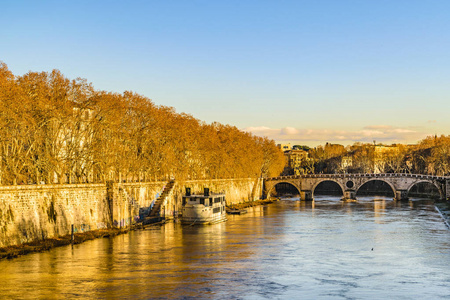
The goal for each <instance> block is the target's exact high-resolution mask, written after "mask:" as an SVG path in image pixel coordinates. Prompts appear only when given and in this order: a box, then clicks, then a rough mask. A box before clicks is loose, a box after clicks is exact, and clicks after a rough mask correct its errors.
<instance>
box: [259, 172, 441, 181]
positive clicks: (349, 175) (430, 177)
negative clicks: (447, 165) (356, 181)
mask: <svg viewBox="0 0 450 300" xmlns="http://www.w3.org/2000/svg"><path fill="white" fill-rule="evenodd" d="M355 177H375V178H380V177H396V178H419V179H428V180H445V179H450V176H435V175H424V174H409V173H345V174H305V175H290V176H278V177H270V178H266V179H265V180H283V179H284V180H285V179H300V178H355Z"/></svg>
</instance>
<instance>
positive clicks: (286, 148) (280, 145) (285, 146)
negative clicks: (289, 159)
mask: <svg viewBox="0 0 450 300" xmlns="http://www.w3.org/2000/svg"><path fill="white" fill-rule="evenodd" d="M277 147H278V148H280V149H281V150H282V151H287V150H291V149H292V147H291V144H290V143H287V144H278V145H277Z"/></svg>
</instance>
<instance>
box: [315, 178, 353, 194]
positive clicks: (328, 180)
mask: <svg viewBox="0 0 450 300" xmlns="http://www.w3.org/2000/svg"><path fill="white" fill-rule="evenodd" d="M324 182H333V183H335V184H337V185H338V186H339V187H340V188H341V192H342V196H344V191H345V187H344V186H343V185H342V184H341V183H340V182H338V181H336V180H333V179H331V178H326V179H323V180H319V181H317V182H316V183H315V184H314V185H313V188H312V190H311V192H312V196H313V197H314V192H315V191H316V188H317V187H318V186H319V185H320V184H321V183H324Z"/></svg>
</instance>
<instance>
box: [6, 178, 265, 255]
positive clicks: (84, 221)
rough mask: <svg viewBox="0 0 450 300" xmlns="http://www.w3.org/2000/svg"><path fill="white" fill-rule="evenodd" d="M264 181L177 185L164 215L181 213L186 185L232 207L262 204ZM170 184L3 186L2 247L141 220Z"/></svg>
mask: <svg viewBox="0 0 450 300" xmlns="http://www.w3.org/2000/svg"><path fill="white" fill-rule="evenodd" d="M261 183H262V180H261V179H222V180H219V179H218V180H206V181H205V180H203V181H185V182H176V185H175V186H174V189H173V193H171V195H170V197H168V199H167V203H166V205H165V206H164V210H163V212H162V214H163V215H165V216H166V218H171V217H174V216H177V215H178V213H179V212H181V196H182V195H183V194H184V192H185V188H186V187H190V188H191V190H192V192H194V193H203V189H204V188H205V187H208V188H209V189H210V191H211V192H213V193H218V192H225V194H226V199H227V203H240V202H245V201H252V200H257V199H259V197H260V196H261V190H262V185H261ZM165 185H166V182H148V183H107V184H70V185H29V186H25V185H24V186H6V187H0V247H5V246H10V245H16V244H22V243H27V242H31V241H35V240H42V239H45V238H51V237H57V236H62V235H66V234H70V232H71V225H72V224H73V225H74V228H75V232H82V231H88V230H95V229H100V228H106V227H114V226H115V227H123V226H127V225H128V224H129V223H130V221H133V220H134V221H137V220H138V218H139V209H140V208H148V207H149V206H150V205H151V203H152V201H154V200H156V198H157V196H158V195H159V194H160V193H161V192H162V190H163V188H164V186H165Z"/></svg>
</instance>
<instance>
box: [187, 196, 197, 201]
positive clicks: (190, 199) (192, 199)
mask: <svg viewBox="0 0 450 300" xmlns="http://www.w3.org/2000/svg"><path fill="white" fill-rule="evenodd" d="M189 201H197V198H195V197H192V198H189Z"/></svg>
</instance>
